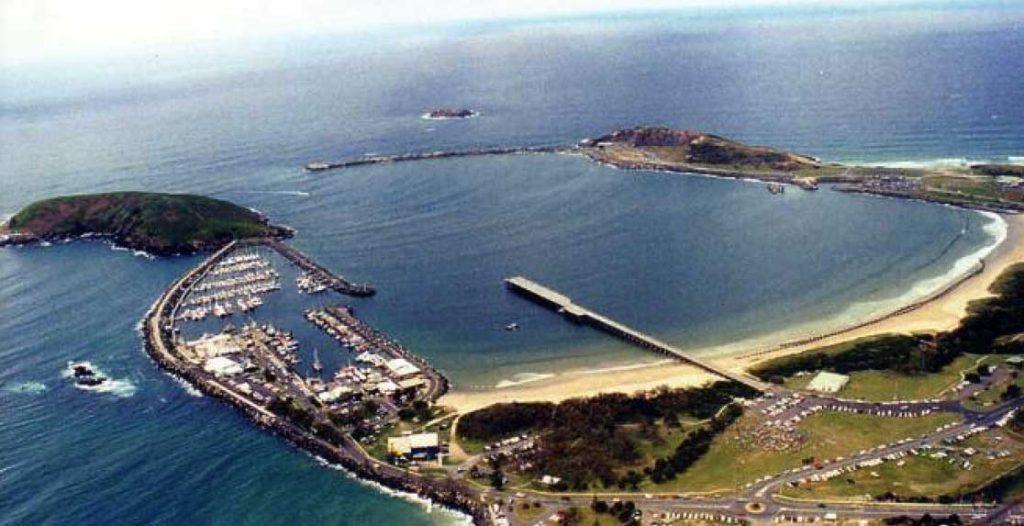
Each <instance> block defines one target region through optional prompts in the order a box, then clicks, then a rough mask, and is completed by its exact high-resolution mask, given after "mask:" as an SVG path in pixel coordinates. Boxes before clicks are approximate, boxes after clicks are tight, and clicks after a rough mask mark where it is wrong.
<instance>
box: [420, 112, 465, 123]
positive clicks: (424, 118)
mask: <svg viewBox="0 0 1024 526" xmlns="http://www.w3.org/2000/svg"><path fill="white" fill-rule="evenodd" d="M479 116H480V112H479V111H475V110H474V111H471V112H470V115H469V116H467V117H431V116H430V112H427V113H424V114H423V115H420V118H421V119H423V120H426V121H459V120H463V119H472V118H474V117H479Z"/></svg>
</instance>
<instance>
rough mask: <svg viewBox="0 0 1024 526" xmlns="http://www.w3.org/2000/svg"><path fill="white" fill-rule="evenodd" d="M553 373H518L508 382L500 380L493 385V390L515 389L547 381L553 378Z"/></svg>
mask: <svg viewBox="0 0 1024 526" xmlns="http://www.w3.org/2000/svg"><path fill="white" fill-rule="evenodd" d="M554 377H555V374H554V373H518V374H514V375H512V378H511V379H509V380H501V381H500V382H498V383H497V384H495V385H494V387H495V389H502V388H505V387H515V386H517V385H523V384H528V383H532V382H539V381H541V380H547V379H548V378H554Z"/></svg>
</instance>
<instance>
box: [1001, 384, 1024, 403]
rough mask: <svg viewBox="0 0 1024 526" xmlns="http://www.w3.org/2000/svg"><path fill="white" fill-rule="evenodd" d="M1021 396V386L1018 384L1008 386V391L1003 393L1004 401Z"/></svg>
mask: <svg viewBox="0 0 1024 526" xmlns="http://www.w3.org/2000/svg"><path fill="white" fill-rule="evenodd" d="M1018 396H1020V386H1019V385H1017V384H1010V385H1008V386H1006V390H1005V391H1003V400H1010V399H1013V398H1017V397H1018Z"/></svg>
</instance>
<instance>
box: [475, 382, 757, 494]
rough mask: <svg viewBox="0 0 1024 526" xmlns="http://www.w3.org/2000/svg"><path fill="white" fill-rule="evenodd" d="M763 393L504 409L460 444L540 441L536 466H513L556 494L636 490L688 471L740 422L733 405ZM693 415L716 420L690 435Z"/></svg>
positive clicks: (675, 392)
mask: <svg viewBox="0 0 1024 526" xmlns="http://www.w3.org/2000/svg"><path fill="white" fill-rule="evenodd" d="M755 394H756V393H754V392H753V391H752V390H750V389H749V388H747V387H745V386H742V385H739V384H735V383H731V382H718V383H716V384H714V385H712V386H710V387H705V388H699V389H668V388H662V389H657V390H654V391H650V392H645V393H638V394H635V395H624V394H606V395H599V396H595V397H592V398H579V399H571V400H566V401H564V402H561V403H559V404H550V403H535V404H499V405H495V406H491V407H488V408H485V409H481V410H479V411H476V412H473V413H470V414H467V415H464V416H463V417H462V418H461V419H460V421H459V425H458V428H457V433H458V437H459V440H460V443H461V442H462V441H463V440H469V441H474V442H477V443H480V442H485V443H490V442H495V441H498V440H500V439H502V438H504V437H507V436H509V435H514V434H522V433H529V434H533V435H536V437H537V447H536V448H535V450H534V451H532V452H531V453H530V457H529V459H528V460H524V459H516V461H515V462H507V463H506V464H511V465H519V466H528V467H525V468H524V471H525V473H526V474H527V475H530V476H540V475H550V476H553V477H557V478H558V479H560V481H559V483H557V484H556V486H555V487H554V489H570V488H571V489H574V490H586V489H591V488H622V489H625V488H630V489H635V488H636V487H637V486H638V485H639V484H640V483H641V482H643V481H644V480H647V479H649V478H657V479H658V480H663V479H664V478H666V477H674V476H675V475H676V473H679V472H682V471H685V470H686V469H687V468H688V467H689V466H690V465H692V463H693V462H694V461H695V460H696V459H697V458H699V457H700V455H702V454H703V453H704V451H706V450H707V448H708V446H709V444H710V442H711V439H712V438H713V437H714V435H716V434H718V433H720V432H721V431H722V430H724V429H725V428H726V427H727V426H728V425H729V423H731V422H732V421H733V420H735V419H736V418H737V417H738V416H739V414H740V413H741V410H740V409H739V408H738V407H734V406H730V404H731V403H732V402H733V400H734V399H735V398H736V397H752V396H754V395H755ZM727 407H729V409H726V408H727ZM686 417H691V418H697V419H701V420H708V422H707V423H706V424H703V425H701V426H688V427H687V429H685V430H684V429H683V425H682V423H681V422H680V418H686ZM498 464H501V463H498Z"/></svg>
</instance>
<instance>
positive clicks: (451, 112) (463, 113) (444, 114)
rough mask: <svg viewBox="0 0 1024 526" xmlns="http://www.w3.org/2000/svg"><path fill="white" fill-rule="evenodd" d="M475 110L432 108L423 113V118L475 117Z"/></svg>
mask: <svg viewBox="0 0 1024 526" xmlns="http://www.w3.org/2000/svg"><path fill="white" fill-rule="evenodd" d="M476 116H477V112H475V111H473V110H471V109H469V108H438V109H436V110H432V111H430V112H428V113H425V114H424V115H423V118H424V119H433V120H444V119H468V118H470V117H476Z"/></svg>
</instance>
